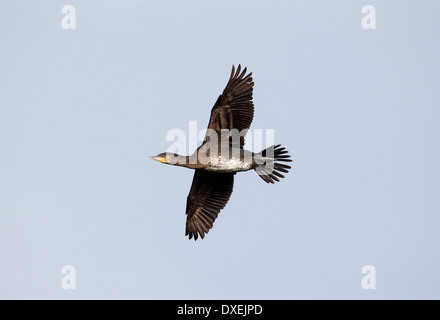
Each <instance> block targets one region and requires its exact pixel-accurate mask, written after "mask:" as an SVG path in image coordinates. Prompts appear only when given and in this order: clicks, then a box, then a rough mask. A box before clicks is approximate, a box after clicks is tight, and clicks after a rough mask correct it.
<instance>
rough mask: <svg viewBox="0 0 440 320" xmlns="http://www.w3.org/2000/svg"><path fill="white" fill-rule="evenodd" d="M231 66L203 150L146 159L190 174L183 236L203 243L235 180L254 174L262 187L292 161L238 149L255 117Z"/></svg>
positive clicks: (247, 87) (243, 79)
mask: <svg viewBox="0 0 440 320" xmlns="http://www.w3.org/2000/svg"><path fill="white" fill-rule="evenodd" d="M240 71H241V65H238V68H237V70H236V71H235V67H234V66H232V72H231V76H230V78H229V81H228V83H227V85H226V87H225V89H224V90H223V93H222V94H221V95H220V96H219V97H218V99H217V102H216V103H215V105H214V107H213V108H212V110H211V118H210V120H209V124H208V130H207V132H206V135H205V139H204V141H203V143H202V145H201V146H200V147H199V148H198V149H197V150H196V151H195V152H194V154H193V155H191V156H181V155H178V154H175V153H170V152H164V153H160V154H159V155H157V156H155V157H149V159H152V160H157V161H159V162H162V163H165V164H171V165H177V166H182V167H186V168H191V169H195V173H194V178H193V182H192V185H191V189H190V192H189V195H188V198H187V203H186V214H187V219H186V233H185V235H187V236H189V239H191V238H192V237H194V240H197V238H198V236H199V235H200V237H201V238H202V239H203V238H204V237H205V234H206V233H208V232H209V230H210V229H211V228H212V226H213V223H214V221H215V219H216V218H217V215H218V213H219V212H220V210H222V209H223V208H224V207H225V205H226V203H227V202H228V201H229V198H230V196H231V193H232V189H233V184H234V175H235V174H236V173H237V172H239V171H248V170H252V169H254V170H255V171H256V172H257V173H258V175H259V176H260V177H261V178H262V179H263V180H264V181H265V182H267V183H275V181H280V180H279V178H284V176H283V175H282V173H281V172H283V173H287V172H288V169H290V168H291V167H290V166H288V165H286V164H282V163H279V162H280V161H281V162H290V161H292V160H291V159H289V158H290V155H289V154H288V153H287V150H285V148H282V147H281V146H280V145H275V146H271V147H269V148H267V149H265V150H263V151H261V152H259V153H253V152H251V151H247V150H244V149H243V145H244V137H245V135H246V132H247V130H248V129H249V126H250V125H251V122H252V119H253V117H254V104H253V102H252V91H253V86H254V82H253V80H252V73H249V74H248V75H246V68H244V70H243V71H242V72H241V73H240Z"/></svg>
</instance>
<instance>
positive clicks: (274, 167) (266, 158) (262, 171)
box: [255, 144, 292, 183]
mask: <svg viewBox="0 0 440 320" xmlns="http://www.w3.org/2000/svg"><path fill="white" fill-rule="evenodd" d="M255 160H256V162H257V163H258V164H257V166H256V167H255V171H256V172H257V173H258V175H259V176H260V178H261V179H263V180H264V181H265V182H267V183H275V182H278V181H280V179H279V178H284V175H283V174H281V172H283V173H288V172H289V169H291V166H289V165H287V164H283V163H279V162H280V161H281V162H292V159H290V155H289V154H288V151H287V150H286V148H284V147H281V145H280V144H277V145H275V146H271V147H269V148H267V149H265V150H263V151H261V152H260V153H258V154H257V155H256V157H255Z"/></svg>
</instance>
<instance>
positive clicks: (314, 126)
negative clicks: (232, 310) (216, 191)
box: [0, 0, 440, 299]
mask: <svg viewBox="0 0 440 320" xmlns="http://www.w3.org/2000/svg"><path fill="white" fill-rule="evenodd" d="M66 4H70V5H73V6H74V7H75V8H76V26H77V29H76V30H64V29H62V27H61V19H62V17H63V15H62V14H61V8H62V7H63V6H64V5H66ZM364 5H373V6H375V8H376V13H377V22H376V27H377V29H376V30H368V31H367V30H364V29H363V28H362V27H361V20H362V14H361V10H362V7H363V6H364ZM439 11H440V3H439V2H436V1H417V2H416V1H386V2H383V1H368V2H365V1H275V2H269V1H222V2H218V3H211V2H207V1H185V2H183V1H166V2H164V1H140V0H139V1H69V2H66V3H63V2H62V1H61V2H60V1H44V2H41V1H2V2H0V15H1V19H0V43H1V47H0V48H1V50H0V63H1V65H0V66H1V72H0V86H1V90H0V108H1V113H0V115H1V116H0V195H1V201H0V215H1V218H2V219H1V220H2V222H1V223H0V256H1V263H0V298H3V299H5V298H38V299H46V298H56V299H77V298H84V299H90V298H100V299H106V298H112V299H118V298H123V299H124V298H136V299H308V298H318V299H342V298H349V299H400V298H402V299H410V298H416V299H418V298H428V299H432V298H435V299H439V298H440V276H439V270H440V259H439V254H438V252H439V244H440V234H439V232H438V230H439V226H440V184H439V179H440V169H439V163H440V139H439V138H440V130H439V128H440V91H439V87H440V81H439V74H440V60H439V57H440V41H439V36H438V35H439V31H440V22H439V19H438V12H439ZM238 63H241V64H242V65H243V66H247V67H248V69H249V71H252V72H253V77H254V81H255V88H254V103H255V118H254V122H253V124H252V127H251V129H274V132H275V141H276V143H281V144H283V145H284V146H286V147H287V149H288V150H289V151H290V152H291V154H292V156H293V159H294V162H293V169H292V171H291V172H290V173H289V174H288V175H287V177H286V179H284V180H283V181H281V182H280V183H277V184H275V185H267V184H265V183H264V182H263V181H262V180H261V179H260V178H258V177H257V176H256V175H255V174H254V173H253V172H246V173H240V174H237V176H236V180H235V189H234V192H233V194H232V197H231V200H230V202H229V203H228V205H227V207H226V208H225V209H224V210H223V211H222V212H221V213H220V215H219V218H218V219H217V220H216V222H215V225H214V228H213V229H212V231H211V232H210V233H209V234H208V235H207V237H206V238H205V239H204V240H203V241H200V240H198V241H197V242H194V241H192V240H191V241H189V240H188V239H187V238H186V237H185V236H184V232H185V219H186V216H185V206H186V197H187V195H188V192H189V188H190V185H191V180H192V175H193V172H192V171H190V170H186V169H183V168H178V167H171V166H164V165H161V164H159V163H157V162H153V161H148V160H147V156H148V155H155V154H158V153H160V152H163V151H165V150H166V149H167V148H168V147H169V145H170V144H171V142H169V141H166V139H165V138H166V134H167V132H168V131H169V130H170V129H173V128H180V129H182V130H185V131H186V130H188V126H189V121H197V123H198V128H199V129H203V128H205V127H206V125H207V123H208V119H209V114H210V110H211V107H212V106H213V104H214V102H215V100H216V99H217V97H218V95H219V94H220V93H221V91H222V90H223V88H224V86H225V84H226V82H227V79H228V77H229V74H230V69H231V66H232V64H238ZM249 148H250V149H252V146H251V147H249ZM64 265H72V266H74V267H75V270H76V289H75V290H65V289H63V288H62V287H61V280H62V278H63V274H61V269H62V267H63V266H64ZM364 265H373V266H374V267H375V269H376V289H375V290H364V289H363V288H362V286H361V280H362V277H363V274H362V273H361V269H362V267H363V266H364Z"/></svg>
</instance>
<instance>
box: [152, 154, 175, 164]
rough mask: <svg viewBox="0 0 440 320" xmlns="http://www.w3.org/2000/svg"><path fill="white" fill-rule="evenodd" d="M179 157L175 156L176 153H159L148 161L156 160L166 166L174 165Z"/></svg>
mask: <svg viewBox="0 0 440 320" xmlns="http://www.w3.org/2000/svg"><path fill="white" fill-rule="evenodd" d="M178 156H179V155H177V154H176V153H171V152H162V153H159V154H158V155H157V156H154V157H148V159H150V160H156V161H159V162H161V163H166V164H175V163H176V162H177V161H176V158H177V157H178Z"/></svg>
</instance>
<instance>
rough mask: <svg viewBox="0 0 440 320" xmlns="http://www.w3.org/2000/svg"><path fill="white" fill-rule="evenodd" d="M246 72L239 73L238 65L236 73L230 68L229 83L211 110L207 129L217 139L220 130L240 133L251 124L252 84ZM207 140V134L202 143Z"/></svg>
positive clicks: (242, 142)
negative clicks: (211, 131)
mask: <svg viewBox="0 0 440 320" xmlns="http://www.w3.org/2000/svg"><path fill="white" fill-rule="evenodd" d="M246 70H247V69H246V68H244V70H243V72H241V73H240V71H241V65H238V68H237V71H235V67H234V66H232V72H231V76H230V78H229V81H228V83H227V85H226V87H225V89H224V90H223V93H222V94H221V95H220V96H219V97H218V99H217V101H216V103H215V104H214V107H213V108H212V110H211V118H210V119H209V124H208V129H212V130H215V131H216V133H217V135H218V137H220V136H221V129H228V130H232V129H237V130H238V131H239V132H242V130H244V129H246V130H247V129H249V127H250V125H251V123H252V120H253V118H254V103H253V102H252V91H253V86H254V82H253V80H252V72H251V73H249V74H248V75H246ZM208 131H209V130H208ZM208 140H209V135H208V133H207V135H206V136H205V141H204V142H207V141H208ZM243 144H244V136H243V138H242V139H241V145H243Z"/></svg>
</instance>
